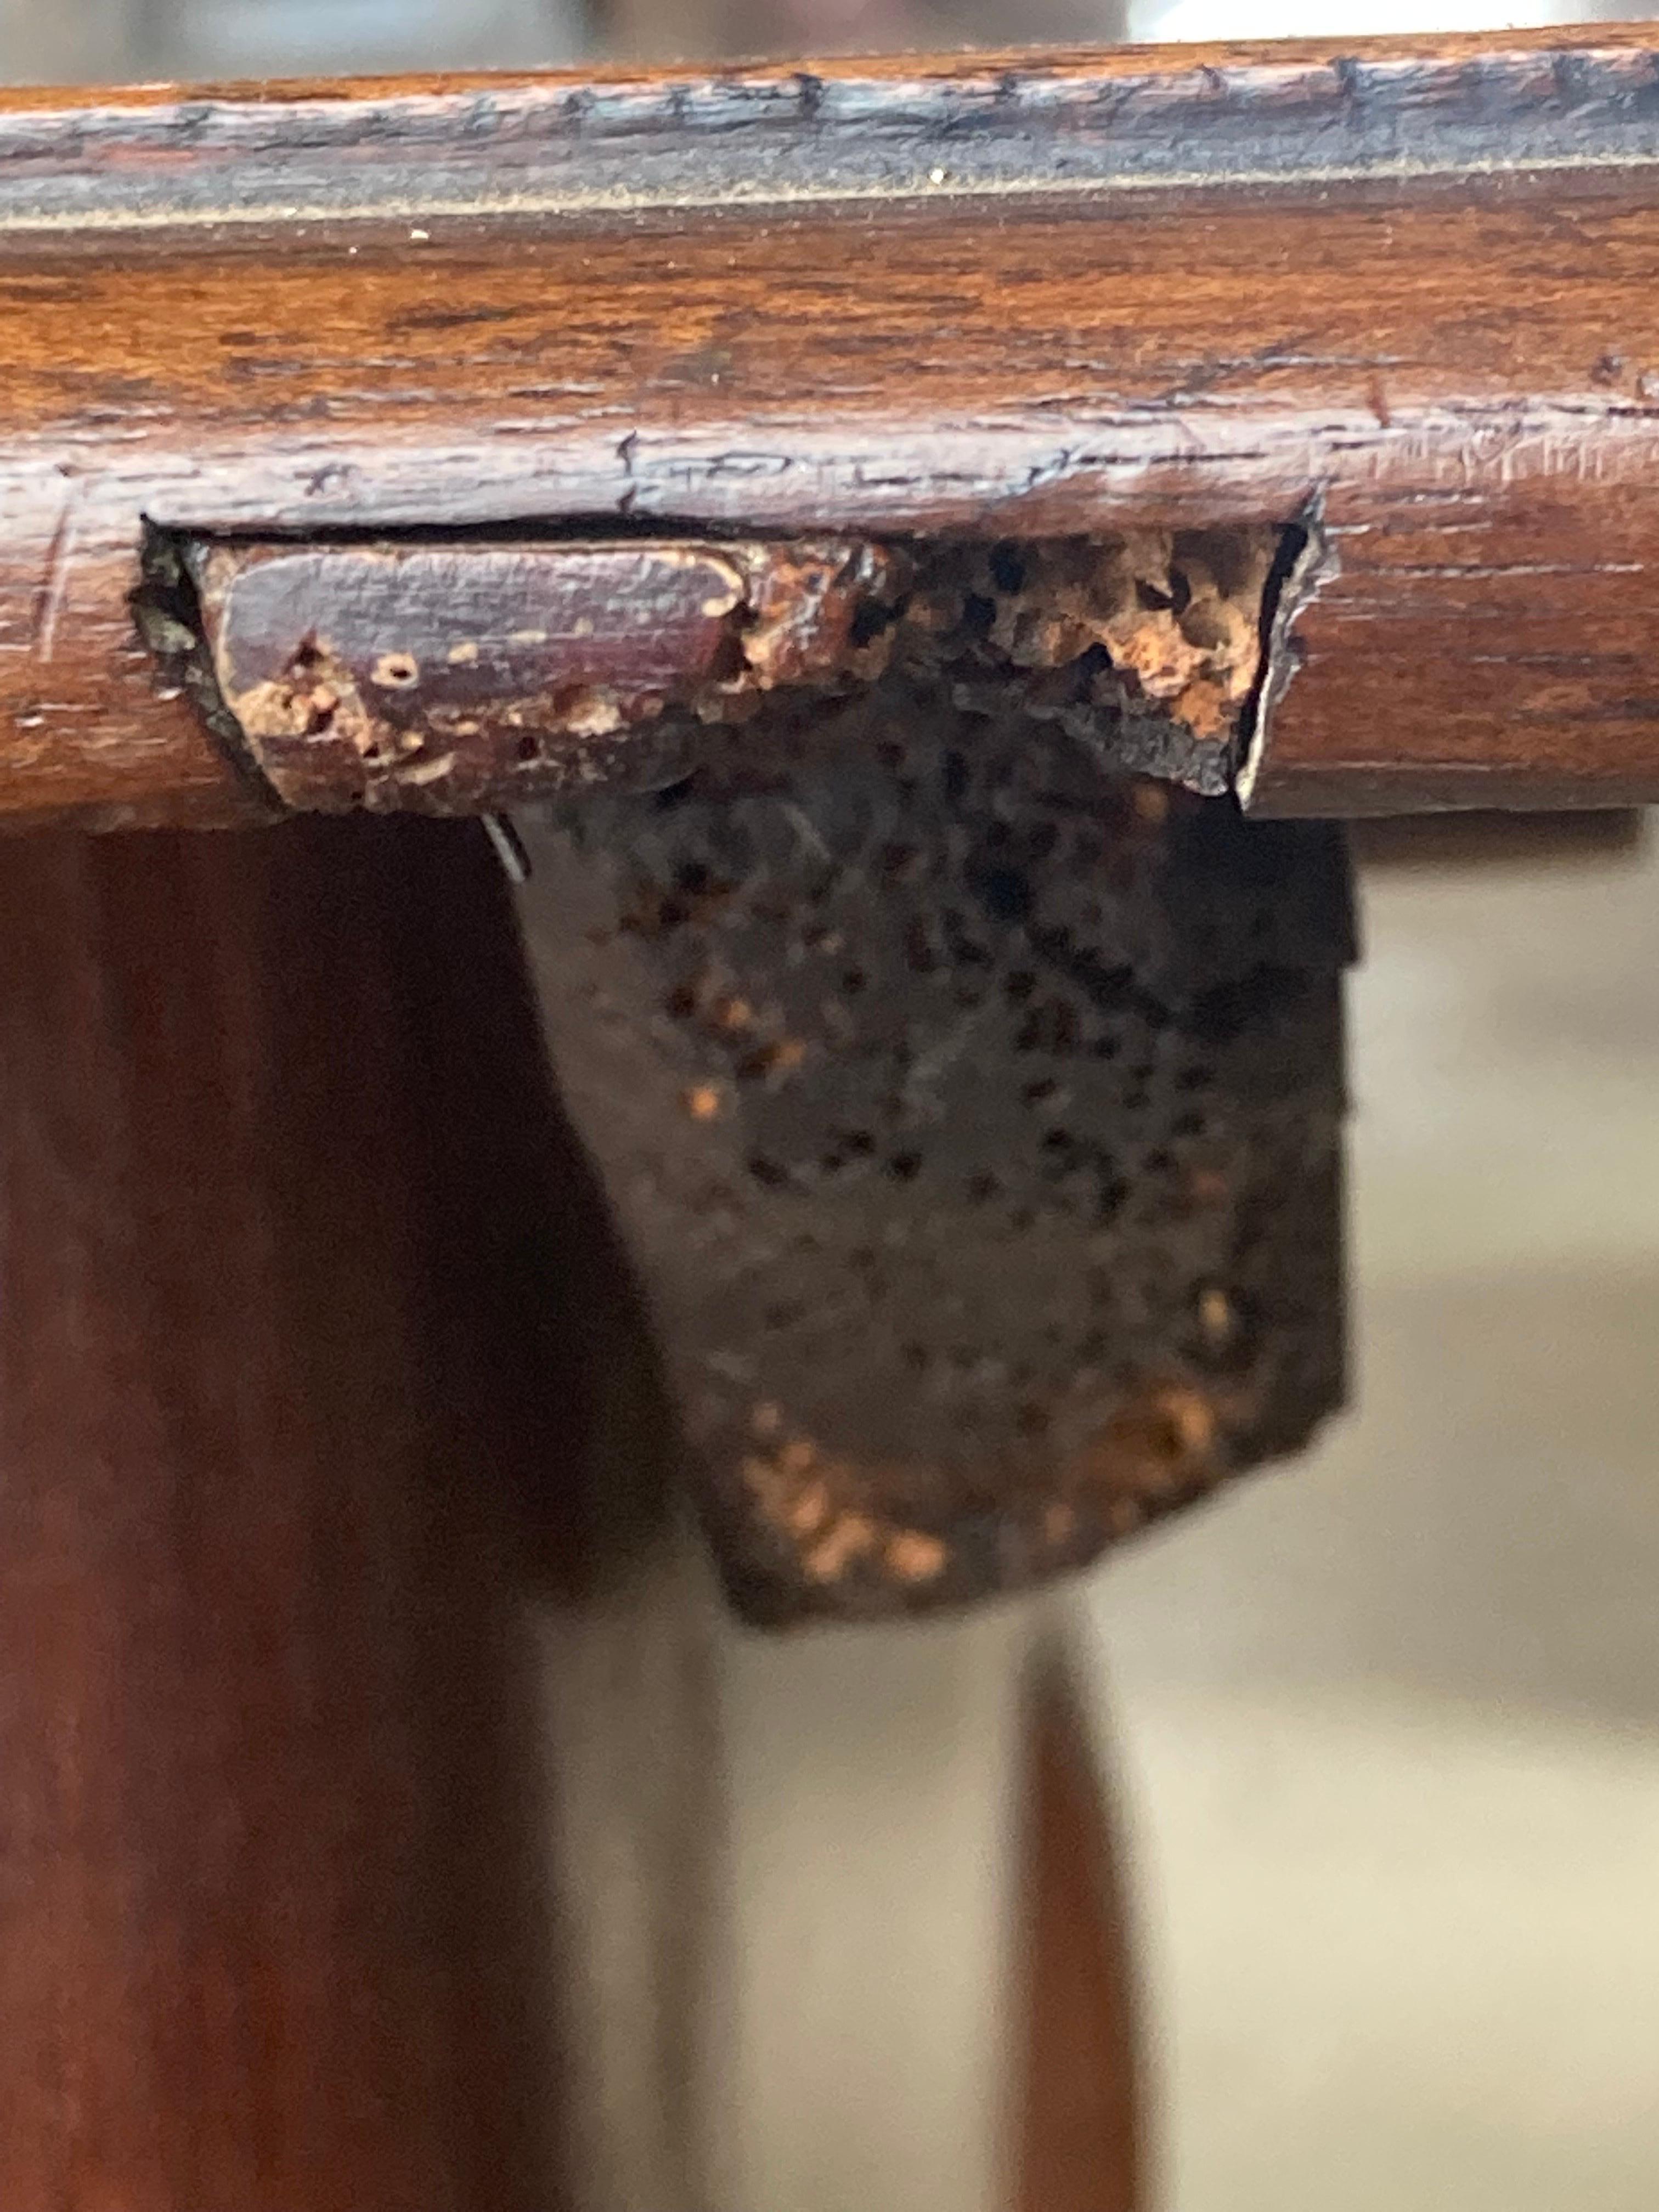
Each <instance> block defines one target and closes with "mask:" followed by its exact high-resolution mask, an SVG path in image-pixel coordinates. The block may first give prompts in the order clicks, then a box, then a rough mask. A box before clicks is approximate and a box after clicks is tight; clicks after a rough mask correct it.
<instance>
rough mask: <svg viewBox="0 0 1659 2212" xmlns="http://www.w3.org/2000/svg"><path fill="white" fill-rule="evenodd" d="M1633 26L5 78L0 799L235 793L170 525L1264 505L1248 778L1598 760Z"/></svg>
mask: <svg viewBox="0 0 1659 2212" xmlns="http://www.w3.org/2000/svg"><path fill="white" fill-rule="evenodd" d="M1656 67H1659V33H1655V32H1654V31H1653V30H1652V29H1651V28H1650V27H1632V28H1628V29H1626V28H1620V29H1613V28H1610V27H1606V26H1599V25H1598V26H1595V27H1590V28H1588V29H1586V28H1575V29H1571V30H1563V29H1553V30H1549V31H1546V32H1542V33H1499V34H1489V35H1486V36H1485V37H1482V38H1477V39H1449V40H1420V39H1419V40H1394V41H1388V42H1372V43H1367V42H1365V41H1343V42H1340V43H1333V42H1329V41H1327V42H1325V43H1323V44H1311V45H1304V46H1285V47H1283V48H1275V47H1266V48H1264V47H1255V48H1251V47H1227V48H1192V49H1181V50H1167V51H1158V50H1123V51H1121V52H1110V53H1103V54H1097V55H1090V56H1060V57H1044V58H1042V59H1041V60H1036V61H1033V60H1030V59H1029V58H1018V57H984V58H982V57H957V58H952V59H951V60H948V61H942V62H927V61H909V60H907V61H903V62H893V63H877V64H862V63H842V64H835V65H834V66H827V67H824V68H822V69H813V70H787V69H750V70H735V71H726V72H723V73H720V74H718V75H713V76H711V75H708V74H706V73H699V72H696V71H680V72H668V73H666V74H665V75H662V76H655V77H629V76H609V77H607V76H596V77H589V78H576V77H569V76H563V77H561V76H551V77H546V78H536V79H530V80H521V81H515V80H489V79H473V80H465V79H461V80H445V81H435V82H421V83H410V84H398V83H390V84H379V85H367V86H349V85H337V86H317V87H304V88H276V89H274V90H273V89H265V90H252V91H247V92H242V93H222V92H216V93H204V94H183V93H178V92H173V91H168V90H166V89H162V90H156V89H153V88H152V89H149V90H143V91H133V92H123V93H118V94H117V93H106V94H98V93H91V94H75V95H73V96H70V95H64V94H10V95H8V104H7V106H5V107H4V108H3V110H0V362H3V364H4V366H3V369H0V397H3V407H0V513H3V515H4V518H5V530H4V533H3V542H0V806H3V807H5V808H7V809H11V810H15V809H29V808H35V809H38V808H41V807H48V808H49V807H52V806H64V807H79V808H89V809H93V810H96V811H98V812H99V814H100V818H102V819H105V820H110V821H131V820H136V819H144V818H155V817H156V816H158V815H161V816H165V817H168V818H179V819H183V818H192V819H210V818H218V817H224V816H226V815H227V814H234V813H235V812H236V811H238V809H239V806H240V805H241V804H242V803H243V795H242V794H241V793H240V792H239V790H238V788H237V787H236V786H235V784H234V781H233V780H232V779H231V778H230V776H229V775H228V770H227V769H226V767H225V765H224V763H223V761H222V757H221V756H220V754H219V752H218V751H217V750H216V747H215V746H214V745H213V744H212V743H211V742H210V740H209V739H208V738H206V736H205V734H204V731H203V729H202V727H201V726H200V723H199V721H198V720H197V717H196V715H195V713H194V711H193V709H192V708H191V703H190V702H189V701H188V700H187V699H186V698H185V697H183V696H179V694H178V693H177V691H176V690H175V689H174V688H173V687H171V686H169V685H167V684H164V683H158V681H157V678H156V671H155V665H154V663H153V661H152V659H151V657H150V656H149V653H148V652H147V650H146V649H145V647H143V644H142V643H141V642H140V641H138V639H137V637H136V635H135V634H134V631H133V628H132V624H131V617H130V614H129V611H128V606H127V595H128V592H129V591H130V590H131V586H132V585H133V583H134V581H135V580H136V563H137V554H138V547H139V542H140V536H141V532H142V529H143V524H144V521H145V520H146V519H148V520H149V521H151V522H153V523H155V524H157V525H160V526H166V527H168V528H173V529H178V530H180V531H186V532H207V533H216V532H251V533H255V534H259V533H272V532H275V533H279V534H283V533H285V534H292V535H298V536H301V537H305V536H307V535H310V534H313V533H325V532H339V531H350V532H370V533H374V532H388V531H396V530H398V529H404V528H408V529H414V530H422V529H424V530H431V529H434V528H441V529H448V530H453V531H457V532H464V533H465V532H484V531H500V530H502V529H505V528H512V527H538V528H539V527H545V526H556V527H560V528H577V529H580V530H582V531H584V532H590V533H594V532H597V533H600V534H603V533H605V532H617V531H625V530H627V529H629V528H632V527H638V526H641V524H643V523H647V522H648V523H649V524H650V525H651V526H653V527H658V528H661V527H663V526H669V527H672V526H690V527H691V528H692V529H694V530H698V531H705V532H706V531H707V530H708V529H711V528H713V529H715V530H719V529H721V528H726V527H730V528H732V529H737V530H744V531H749V532H762V533H772V534H783V535H791V534H796V533H799V532H803V531H810V530H814V529H836V530H847V531H854V532H869V533H874V534H878V535H879V534H881V533H883V532H920V533H923V534H927V533H939V532H951V531H966V532H978V533H986V532H989V533H999V534H1006V535H1012V536H1022V535H1041V534H1048V535H1054V534H1057V533H1064V532H1068V531H1080V532H1086V531H1089V530H1091V529H1097V528H1101V527H1119V526H1123V525H1125V524H1126V523H1127V522H1129V521H1132V520H1150V521H1152V522H1155V523H1158V524H1162V525H1166V526H1182V525H1194V524H1198V525H1203V524H1209V523H1215V522H1237V521H1240V520H1249V521H1255V522H1263V523H1272V524H1290V523H1295V522H1297V521H1300V522H1301V523H1303V524H1304V525H1307V526H1310V527H1311V528H1313V529H1315V530H1316V531H1317V532H1318V533H1319V535H1320V538H1321V540H1322V544H1323V548H1324V554H1323V557H1322V559H1321V560H1320V561H1318V562H1315V563H1312V564H1310V568H1309V569H1308V571H1307V574H1306V578H1305V582H1306V586H1307V588H1306V591H1305V592H1304V594H1302V595H1301V599H1302V603H1301V604H1300V605H1299V608H1298V610H1297V611H1296V614H1295V619H1294V622H1293V623H1292V624H1291V627H1290V629H1289V633H1288V635H1287V636H1286V638H1285V645H1284V652H1283V654H1282V657H1281V668H1280V671H1279V672H1280V676H1281V677H1282V678H1283V680H1282V682H1279V683H1278V684H1276V685H1275V687H1274V688H1275V694H1276V696H1273V698H1272V699H1271V700H1270V701H1269V714H1268V726H1267V744H1266V747H1265V750H1264V753H1263V757H1262V758H1261V763H1260V767H1259V772H1258V773H1257V775H1256V776H1255V783H1254V788H1253V791H1252V793H1251V799H1252V803H1253V804H1254V805H1256V806H1258V807H1259V808H1261V809H1263V810H1267V811H1300V812H1319V811H1323V812H1349V811H1379V810H1380V811H1388V810H1394V811H1401V810H1402V809H1403V810H1409V809H1411V808H1414V807H1419V806H1430V805H1447V804H1455V805H1463V804H1469V803H1478V804H1486V805H1562V804H1568V803H1577V802H1583V803H1589V804H1613V803H1621V802H1626V801H1631V800H1635V799H1642V798H1644V797H1647V796H1650V795H1651V794H1652V792H1653V790H1654V787H1655V780H1656V770H1659V745H1656V739H1655V736H1654V731H1655V727H1656V716H1655V714H1654V711H1653V709H1654V698H1655V695H1654V690H1653V686H1652V683H1651V680H1650V665H1649V655H1648V652H1647V642H1646V608H1647V585H1646V578H1647V575H1648V573H1649V568H1650V562H1651V560H1652V557H1653V549H1654V544H1655V533H1656V529H1659V509H1656V498H1659V492H1656V489H1655V486H1656V472H1655V467H1654V463H1655V459H1656V452H1655V445H1656V405H1659V398H1656V395H1659V284H1656V283H1655V282H1654V275H1655V268H1654V260H1655V256H1654V247H1653V240H1654V237H1655V207H1654V198H1655V189H1656V178H1659V168H1656V154H1659V104H1656V85H1659V76H1656Z"/></svg>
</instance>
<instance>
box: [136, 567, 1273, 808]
mask: <svg viewBox="0 0 1659 2212" xmlns="http://www.w3.org/2000/svg"><path fill="white" fill-rule="evenodd" d="M1280 535H1281V533H1279V532H1277V531H1274V530H1270V529H1254V530H1252V529H1238V530H1231V531H1213V532H1173V533H1172V532H1154V531H1138V532H1132V533H1130V534H1128V535H1127V536H1115V537H1111V538H1102V539H1097V540H1089V539H1065V540H1060V541H1057V542H1054V541H1040V542H1037V543H1035V544H1024V543H1019V542H1018V541H1012V540H1009V541H1002V542H1000V543H997V544H992V545H984V544H973V543H971V542H969V543H963V544H953V543H948V542H947V543H945V544H940V545H931V546H923V545H915V544H903V543H899V542H894V543H890V544H874V543H871V542H869V541H865V540H856V539H833V538H817V539H815V538H806V539H801V540H792V541H790V542H789V543H787V544H768V543H765V542H763V541H757V540H737V541H730V542H718V543H717V542H702V543H697V542H691V541H688V542H681V541H677V540H669V539H647V538H635V539H631V540H623V541H619V542H616V543H612V544H591V543H584V542H572V543H543V544H535V543H526V544H497V545H488V544H483V545H479V544H452V543H446V542H443V541H437V542H421V541H404V542H400V543H395V544H392V543H387V544H373V545H325V546H299V547H294V546H283V545H270V544H266V545H258V546H251V547H250V546H243V545H214V544H193V545H188V546H186V547H185V548H183V549H181V550H179V552H178V553H177V555H176V556H175V555H174V554H173V550H171V549H167V548H165V547H164V548H162V549H161V550H160V551H159V552H158V554H157V555H156V556H154V557H153V560H152V569H153V571H160V572H161V573H163V574H165V575H167V576H168V577H173V576H175V575H176V574H178V572H179V568H180V567H182V570H183V572H184V573H185V574H187V575H188V576H189V578H190V579H191V581H192V582H193V584H194V586H195V600H194V605H193V608H192V607H191V605H190V604H189V603H187V602H185V601H183V600H179V599H175V600H174V601H173V605H174V607H175V609H176V611H175V612H173V613H171V614H168V615H167V616H165V617H164V619H165V621H166V622H167V623H168V624H169V625H170V627H169V628H167V629H166V631H165V632H162V631H161V629H158V628H157V625H156V622H155V617H154V615H153V614H152V615H151V617H150V626H151V630H152V634H153V635H156V636H157V637H158V639H160V640H161V642H162V643H163V644H164V645H165V646H169V647H173V649H174V650H175V651H177V652H178V653H179V656H180V657H181V659H185V660H186V661H187V660H188V659H189V658H190V656H191V653H192V652H193V651H194V649H195V647H196V646H197V641H198V635H199V643H200V646H201V647H202V649H203V651H204V653H205V656H206V672H207V673H208V675H209V676H210V679H211V684H210V692H209V694H208V696H206V697H205V698H204V707H205V709H206V712H207V718H208V720H209V722H210V726H212V727H214V728H215V729H216V730H218V731H220V732H222V734H224V735H226V736H227V737H228V738H229V739H230V740H231V742H232V743H233V744H235V745H236V746H238V747H239V748H240V749H241V750H242V751H243V753H244V755H245V757H246V760H247V762H249V763H251V764H252V766H253V767H254V768H255V769H257V770H258V774H259V775H261V776H262V777H263V778H264V780H265V781H267V782H268V783H269V785H270V788H271V790H272V791H273V792H274V793H275V794H276V797H277V798H278V799H280V800H281V801H282V803H283V805H288V806H291V807H296V808H323V809H331V810H338V809H343V808H355V807H368V808H370V809H374V810H384V809H402V810H408V811H422V812H428V813H452V812H459V811H469V810H477V809H480V808H499V807H503V806H510V805H515V804H518V803H520V802H521V801H525V800H528V799H536V798H538V797H541V796H544V795H545V794H547V793H550V792H555V791H562V790H566V789H570V788H579V789H580V788H586V787H592V786H595V785H599V784H603V783H605V782H611V781H619V782H622V783H625V784H626V783H632V784H635V785H638V784H641V783H646V784H649V783H661V782H662V781H665V780H669V779H671V778H672V777H673V776H674V775H679V774H683V773H684V771H685V769H687V768H688V767H689V766H690V765H691V764H692V763H694V762H695V761H696V759H697V758H698V757H700V755H701V754H702V753H703V752H706V751H707V750H708V746H709V744H711V743H713V742H716V741H723V742H725V743H726V744H730V743H733V742H738V743H740V744H742V745H743V746H744V748H745V749H746V750H753V751H755V752H757V754H759V755H761V756H762V757H763V756H764V754H765V752H766V750H767V748H768V747H769V745H771V744H774V743H775V741H776V739H777V738H778V736H779V733H780V732H781V730H784V729H787V726H789V724H790V722H791V721H792V720H794V719H797V718H799V715H800V714H803V713H806V712H813V711H817V712H823V713H826V714H828V713H833V712H835V711H836V710H838V709H840V708H842V707H843V706H844V705H845V703H846V702H848V701H849V700H851V699H854V698H855V697H856V696H858V695H859V694H860V692H861V691H863V690H866V689H868V688H869V687H871V686H872V685H879V684H892V683H897V684H907V683H908V684H915V683H916V682H918V681H920V680H921V679H922V678H923V677H924V675H926V676H927V678H928V679H929V680H931V681H932V682H933V684H935V685H937V686H939V687H941V688H943V689H945V690H947V691H948V693H949V695H950V696H951V697H952V698H953V699H954V700H955V701H956V702H957V704H958V705H959V706H961V707H962V708H964V709H965V710H967V711H970V712H975V713H977V714H981V715H987V714H1003V715H1005V716H1006V715H1009V714H1024V715H1027V716H1030V718H1032V719H1033V720H1036V721H1039V722H1040V721H1045V720H1059V721H1060V722H1063V723H1064V724H1065V725H1066V727H1067V728H1069V729H1071V730H1073V732H1075V733H1076V734H1077V735H1079V737H1080V738H1084V739H1085V741H1089V742H1091V743H1092V744H1094V745H1095V746H1096V747H1097V750H1099V751H1100V752H1101V753H1102V755H1103V757H1107V758H1109V759H1110V760H1111V762H1112V763H1113V764H1114V765H1115V767H1117V768H1119V769H1124V770H1130V769H1139V770H1142V771H1146V772H1150V773H1155V774H1161V775H1168V776H1170V777H1171V778H1172V779H1174V780H1175V781H1180V782H1182V783H1185V784H1187V785H1188V787H1190V788H1192V789H1194V790H1196V791H1202V792H1207V793H1219V792H1221V791H1224V790H1226V789H1228V788H1230V787H1231V782H1232V780H1233V776H1234V774H1235V772H1236V769H1237V762H1238V758H1239V753H1240V738H1241V732H1242V731H1243V726H1244V725H1245V722H1246V720H1247V716H1248V710H1249V707H1250V705H1251V702H1252V701H1253V699H1254V696H1255V689H1256V682H1257V677H1258V673H1259V669H1260V663H1261V641H1262V637H1263V635H1264V631H1265V628H1266V615H1265V612H1264V608H1265V604H1266V593H1267V583H1268V580H1269V578H1270V576H1271V574H1273V568H1274V564H1275V562H1276V560H1277V559H1278V557H1279V543H1280ZM739 731H740V732H742V736H741V738H735V737H734V735H733V733H734V732H739Z"/></svg>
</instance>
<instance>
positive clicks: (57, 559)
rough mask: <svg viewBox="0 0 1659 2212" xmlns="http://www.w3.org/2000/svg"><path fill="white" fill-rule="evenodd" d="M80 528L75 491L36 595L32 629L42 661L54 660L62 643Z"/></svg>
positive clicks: (61, 516)
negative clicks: (60, 627)
mask: <svg viewBox="0 0 1659 2212" xmlns="http://www.w3.org/2000/svg"><path fill="white" fill-rule="evenodd" d="M78 528H79V518H78V514H77V502H76V497H75V495H74V494H73V493H72V492H71V493H70V496H69V497H68V498H67V499H66V500H65V501H64V504H63V506H62V507H61V508H60V509H59V511H58V521H57V525H56V526H55V527H54V529H53V531H52V542H51V544H49V545H48V546H47V548H46V568H45V570H44V572H43V573H42V575H41V578H40V588H39V589H38V590H37V592H35V595H34V613H33V622H32V623H31V625H30V630H31V635H32V638H33V652H34V656H35V658H36V659H38V660H43V661H44V660H50V659H52V653H53V650H54V648H55V647H56V645H57V642H58V615H59V613H60V612H61V611H62V609H63V605H64V597H65V595H66V593H67V592H68V590H69V576H70V562H72V561H73V559H74V557H75V541H76V536H77V535H78Z"/></svg>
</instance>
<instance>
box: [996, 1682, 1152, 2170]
mask: <svg viewBox="0 0 1659 2212" xmlns="http://www.w3.org/2000/svg"><path fill="white" fill-rule="evenodd" d="M1028 1726H1029V1729H1030V1736H1029V1746H1030V1747H1029V1750H1028V1753H1027V1772H1026V1785H1025V1801H1024V1893H1023V1903H1024V1948H1023V1951H1022V1960H1023V1966H1024V2028H1025V2040H1024V2050H1023V2052H1022V2054H1021V2056H1022V2060H1023V2063H1022V2066H1021V2071H1020V2076H1019V2081H1020V2091H1021V2095H1020V2102H1019V2106H1018V2114H1019V2132H1018V2157H1019V2163H1018V2180H1017V2185H1016V2189H1015V2197H1014V2212H1136V2208H1137V2207H1138V2206H1140V2205H1142V2204H1143V2203H1145V2201H1146V2199H1145V2197H1144V2194H1143V2176H1144V2172H1145V2166H1146V2158H1145V2152H1144V2149H1143V2147H1142V2143H1141V2139H1140V2136H1141V2109H1140V2082H1139V2064H1138V2058H1137V2036H1136V2032H1135V2030H1136V2021H1135V2012H1136V2005H1135V2002H1134V1991H1133V1972H1132V1968H1131V1965H1130V1960H1129V1948H1128V1942H1127V1934H1126V1929H1125V1925H1124V1911H1123V1899H1122V1897H1121V1888H1120V1884H1119V1881H1118V1877H1117V1870H1116V1869H1115V1865H1114V1863H1113V1853H1112V1848H1111V1835H1110V1810H1109V1807H1108V1806H1107V1804H1106V1802H1105V1799H1104V1796H1103V1783H1102V1778H1101V1775H1100V1771H1099V1769H1098V1767H1097V1764H1096V1761H1095V1759H1094V1758H1093V1756H1092V1754H1091V1749H1090V1746H1089V1741H1088V1735H1087V1731H1086V1729H1085V1727H1084V1725H1083V1723H1082V1722H1081V1719H1080V1717H1079V1714H1078V1711H1077V1710H1076V1708H1075V1706H1074V1705H1073V1704H1072V1703H1071V1700H1070V1695H1069V1692H1068V1691H1067V1689H1066V1686H1065V1684H1064V1682H1063V1681H1062V1680H1059V1679H1049V1680H1043V1681H1042V1682H1041V1683H1040V1684H1039V1686H1038V1687H1037V1691H1036V1695H1035V1697H1034V1698H1033V1699H1032V1701H1031V1706H1030V1720H1029V1723H1028Z"/></svg>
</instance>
